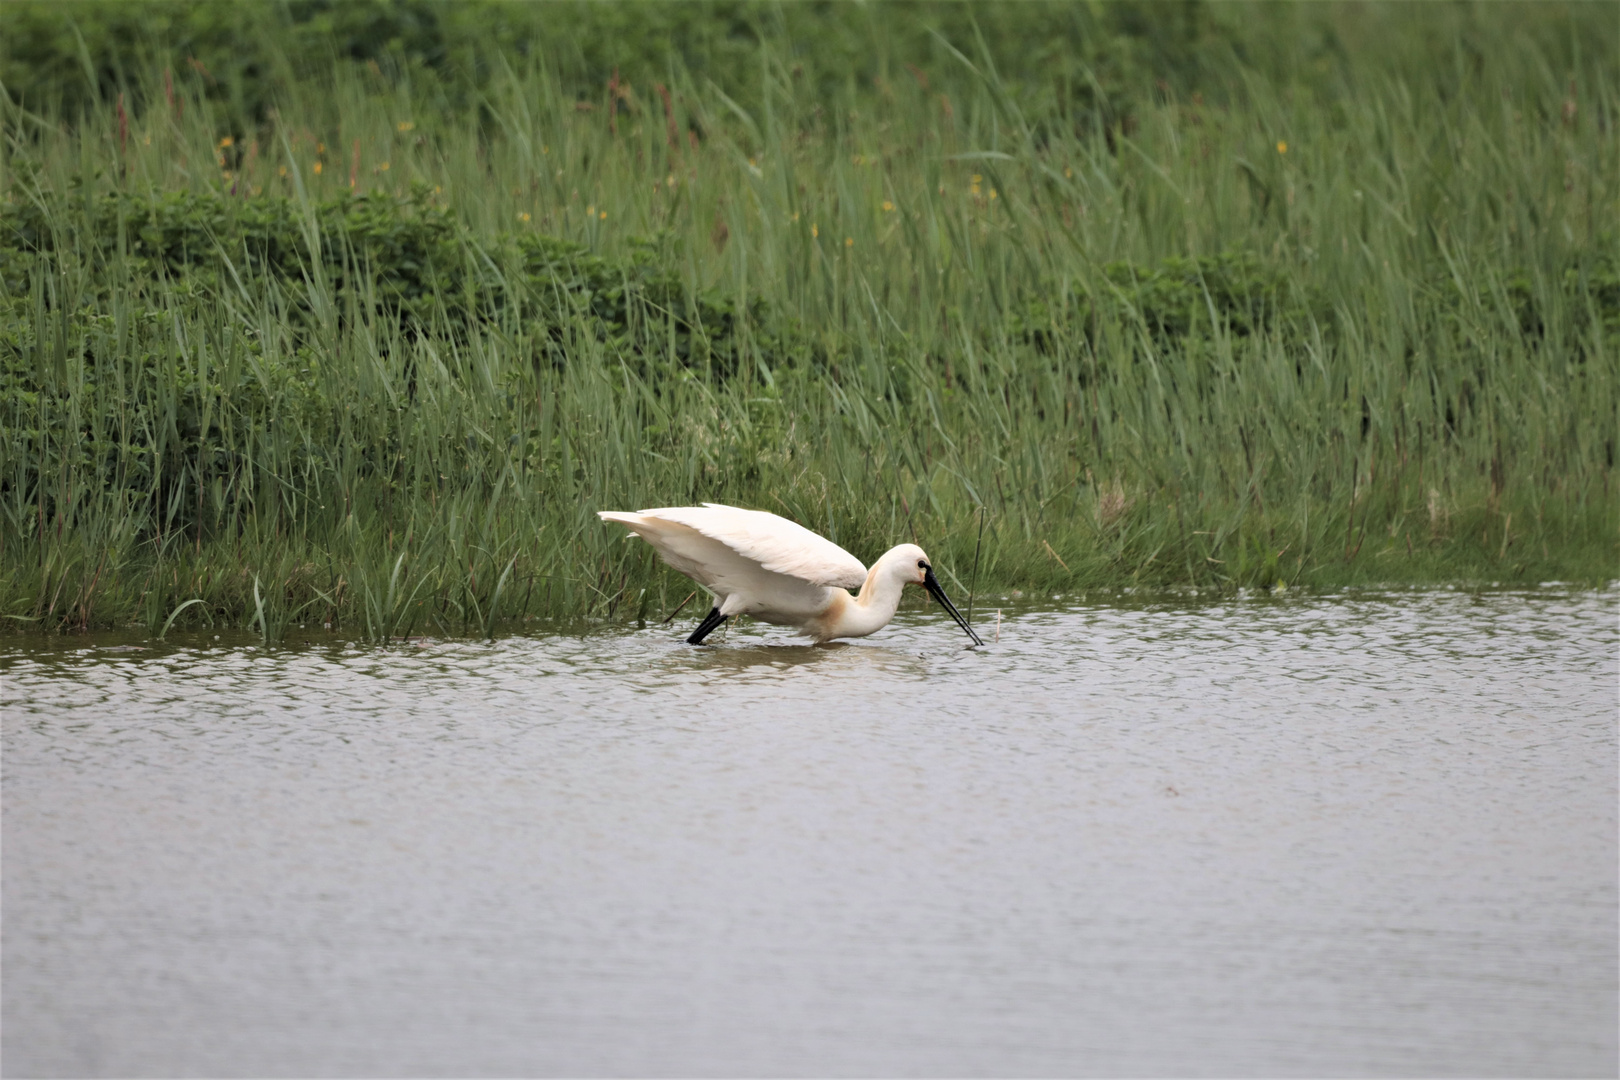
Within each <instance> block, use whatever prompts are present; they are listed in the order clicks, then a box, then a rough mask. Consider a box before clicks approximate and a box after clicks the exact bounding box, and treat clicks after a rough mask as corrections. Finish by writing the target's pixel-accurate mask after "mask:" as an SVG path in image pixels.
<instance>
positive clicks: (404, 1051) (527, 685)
mask: <svg viewBox="0 0 1620 1080" xmlns="http://www.w3.org/2000/svg"><path fill="white" fill-rule="evenodd" d="M1617 604H1620V591H1616V590H1614V589H1609V590H1605V591H1601V592H1595V593H1593V592H1587V593H1570V592H1567V591H1563V590H1557V589H1543V590H1536V591H1529V592H1519V593H1495V594H1486V595H1480V596H1470V595H1464V594H1456V593H1429V594H1389V595H1366V596H1359V597H1357V596H1351V597H1336V598H1329V599H1323V598H1314V599H1312V598H1306V599H1290V600H1283V601H1277V602H1272V601H1226V602H1222V603H1219V604H1205V605H1198V604H1178V605H1162V604H1161V605H1147V606H1142V605H1137V606H1097V605H1089V606H1088V605H1075V606H1069V607H1067V608H1064V609H1062V610H1043V611H1033V610H1023V611H1020V612H1016V613H1014V612H1011V611H1009V613H1008V614H1009V618H1007V619H1006V621H1004V622H1003V623H1002V625H1001V636H1000V640H999V642H998V643H996V644H993V645H991V646H990V647H988V648H986V649H984V650H981V651H977V652H969V651H964V650H962V648H961V645H962V644H963V640H962V635H961V634H960V633H959V632H958V631H957V630H956V628H955V627H954V626H952V625H951V624H950V623H948V622H945V621H943V620H942V619H940V618H938V617H936V616H934V615H933V614H927V615H925V614H921V613H918V614H914V615H911V616H908V617H905V618H903V619H902V620H901V621H900V623H899V624H897V625H896V626H895V627H893V628H891V629H890V630H888V631H885V632H884V633H882V634H880V635H879V636H877V637H875V638H869V639H867V640H865V641H863V642H859V643H855V644H851V645H845V646H834V647H829V648H814V649H813V648H807V647H802V646H798V645H794V644H791V643H790V642H791V639H787V638H782V637H779V636H777V634H778V632H777V631H774V630H770V629H765V628H756V629H744V630H741V631H736V630H733V631H730V632H728V635H727V636H726V637H724V638H722V639H720V646H719V647H717V648H704V649H693V648H689V647H686V646H684V645H682V644H680V643H679V640H678V639H679V636H680V634H681V633H684V632H685V631H684V630H681V631H679V632H677V631H676V630H673V629H669V630H665V629H658V630H652V629H649V630H646V631H643V632H638V633H626V634H599V635H595V636H588V637H584V638H559V637H534V638H516V639H508V640H504V641H500V642H497V643H495V644H493V645H486V644H476V643H464V642H450V643H437V644H433V643H430V644H427V645H425V646H418V647H396V648H388V649H379V648H362V647H357V646H353V645H347V646H344V645H324V646H309V647H288V648H278V649H262V648H252V647H248V646H247V645H245V644H241V643H232V642H230V641H226V642H223V643H219V644H215V643H213V642H212V641H205V640H203V639H201V638H199V639H198V640H197V641H195V642H194V643H192V644H191V645H190V646H185V645H181V646H159V645H154V646H153V647H152V648H149V649H147V650H146V651H143V652H134V651H117V650H115V649H114V648H112V647H111V646H110V643H111V642H113V641H114V640H115V639H97V638H90V639H78V638H66V639H55V640H52V641H50V642H46V643H43V644H40V643H37V642H36V643H31V644H24V643H20V642H19V641H18V640H17V639H12V640H10V641H7V642H4V643H0V670H3V690H0V707H3V717H4V761H3V766H4V772H3V794H0V805H3V813H4V816H3V822H4V833H3V842H4V846H3V902H4V908H3V912H4V923H3V931H4V932H3V946H4V955H3V965H4V981H3V1010H4V1011H3V1035H0V1038H3V1043H0V1046H3V1054H4V1057H3V1067H4V1070H5V1073H6V1074H7V1075H9V1076H34V1075H39V1076H59V1075H75V1076H113V1075H116V1076H140V1075H166V1076H180V1075H213V1076H242V1075H251V1076H265V1075H287V1076H298V1075H322V1076H344V1075H401V1076H408V1075H423V1074H433V1075H443V1076H458V1075H544V1074H576V1075H601V1074H656V1075H683V1074H708V1075H734V1074H762V1075H783V1074H820V1075H841V1074H842V1075H848V1074H861V1075H874V1074H875V1075H920V1074H927V1075H979V1074H997V1075H1031V1076H1033V1075H1052V1074H1062V1075H1086V1074H1109V1075H1125V1074H1138V1075H1141V1074H1152V1075H1210V1074H1219V1075H1278V1074H1295V1075H1297V1074H1338V1075H1358V1074H1359V1075H1389V1074H1401V1075H1411V1074H1425V1075H1476V1076H1484V1075H1541V1076H1552V1075H1613V1074H1614V1073H1615V1072H1616V1069H1617V1050H1616V1042H1617V1040H1616V1023H1617V1022H1616V1010H1617V1004H1620V1003H1617V963H1620V955H1617V930H1616V926H1617V900H1616V875H1617V869H1616V868H1617V851H1616V828H1617V825H1616V802H1617V790H1616V788H1617V776H1616V773H1617V764H1616V763H1617V739H1616V733H1617V708H1620V705H1617V693H1620V691H1617V679H1620V672H1617V649H1620V630H1617V620H1616V614H1617Z"/></svg>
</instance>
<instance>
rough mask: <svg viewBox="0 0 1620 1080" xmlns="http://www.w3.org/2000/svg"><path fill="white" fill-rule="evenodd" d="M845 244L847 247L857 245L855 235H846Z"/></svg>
mask: <svg viewBox="0 0 1620 1080" xmlns="http://www.w3.org/2000/svg"><path fill="white" fill-rule="evenodd" d="M844 246H845V247H854V246H855V238H854V237H853V236H846V237H844Z"/></svg>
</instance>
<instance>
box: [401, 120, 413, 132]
mask: <svg viewBox="0 0 1620 1080" xmlns="http://www.w3.org/2000/svg"><path fill="white" fill-rule="evenodd" d="M398 126H399V130H401V131H410V130H412V129H413V128H415V127H416V125H415V124H413V123H411V122H410V121H409V120H401V121H400V122H399V125H398Z"/></svg>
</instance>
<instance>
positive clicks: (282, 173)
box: [276, 165, 287, 176]
mask: <svg viewBox="0 0 1620 1080" xmlns="http://www.w3.org/2000/svg"><path fill="white" fill-rule="evenodd" d="M276 175H277V176H286V175H287V166H285V165H283V166H282V167H281V168H279V169H277V170H276Z"/></svg>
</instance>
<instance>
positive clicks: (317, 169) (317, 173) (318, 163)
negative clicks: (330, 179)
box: [315, 161, 321, 176]
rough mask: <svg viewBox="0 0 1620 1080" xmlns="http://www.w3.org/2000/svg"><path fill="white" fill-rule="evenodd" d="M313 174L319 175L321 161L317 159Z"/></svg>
mask: <svg viewBox="0 0 1620 1080" xmlns="http://www.w3.org/2000/svg"><path fill="white" fill-rule="evenodd" d="M315 175H316V176H319V175H321V163H320V162H318V161H317V162H316V163H315Z"/></svg>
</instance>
